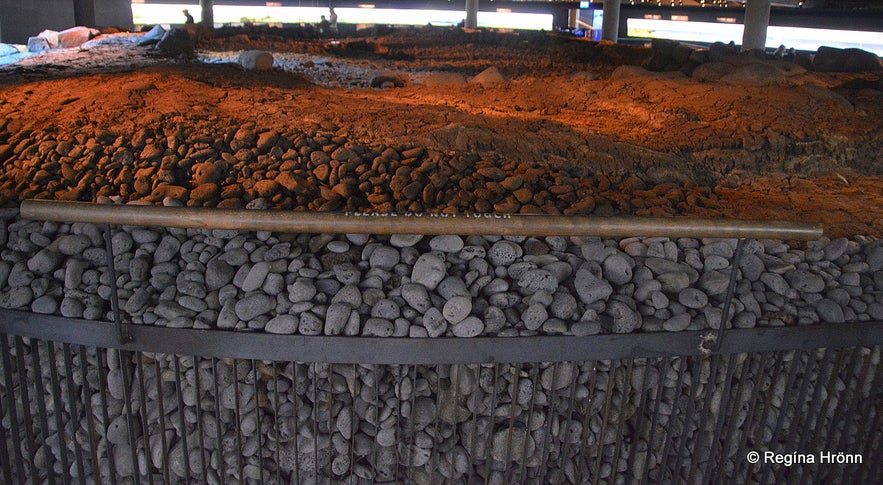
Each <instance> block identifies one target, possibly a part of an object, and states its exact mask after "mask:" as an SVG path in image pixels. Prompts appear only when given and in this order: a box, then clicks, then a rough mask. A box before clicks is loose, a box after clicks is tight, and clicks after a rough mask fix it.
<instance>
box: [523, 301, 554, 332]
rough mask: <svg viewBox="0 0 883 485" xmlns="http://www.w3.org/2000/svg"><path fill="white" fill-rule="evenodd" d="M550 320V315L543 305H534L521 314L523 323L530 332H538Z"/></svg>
mask: <svg viewBox="0 0 883 485" xmlns="http://www.w3.org/2000/svg"><path fill="white" fill-rule="evenodd" d="M548 318H549V313H548V312H547V311H546V308H545V307H544V306H542V305H538V304H533V305H530V306H529V307H527V309H526V310H524V312H523V313H522V314H521V322H522V323H523V324H524V327H525V328H527V329H528V330H537V329H539V328H540V327H541V326H542V325H543V323H545V322H546V320H548Z"/></svg>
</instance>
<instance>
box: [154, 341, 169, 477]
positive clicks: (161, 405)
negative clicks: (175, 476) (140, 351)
mask: <svg viewBox="0 0 883 485" xmlns="http://www.w3.org/2000/svg"><path fill="white" fill-rule="evenodd" d="M153 357H154V359H153V369H154V372H156V404H157V407H158V412H157V420H158V421H159V430H160V433H159V439H160V443H162V449H163V453H161V455H162V456H161V458H162V476H163V484H165V485H168V483H169V481H170V479H171V471H170V468H169V443H168V439H167V438H166V429H167V428H166V410H165V407H166V405H165V393H163V383H162V381H163V377H162V369H161V367H160V364H159V356H158V355H154V356H153ZM152 459H153V458H152V457H151V460H152Z"/></svg>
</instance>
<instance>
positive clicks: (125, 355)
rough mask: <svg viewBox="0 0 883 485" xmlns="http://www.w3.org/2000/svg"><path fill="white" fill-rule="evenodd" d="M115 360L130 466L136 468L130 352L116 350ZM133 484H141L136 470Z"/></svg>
mask: <svg viewBox="0 0 883 485" xmlns="http://www.w3.org/2000/svg"><path fill="white" fill-rule="evenodd" d="M116 352H117V362H118V363H119V364H118V365H119V366H120V374H121V375H122V378H123V411H124V412H125V413H126V431H127V432H128V436H129V449H130V451H131V453H132V466H134V467H135V470H137V469H138V448H137V443H136V441H135V424H134V423H133V419H134V417H133V416H132V400H131V399H132V383H131V382H130V381H129V369H128V367H129V361H130V360H131V357H130V356H131V354H130V353H129V352H124V351H122V350H117V351H116ZM132 475H133V478H134V479H135V484H136V485H140V484H141V474H140V473H139V472H137V471H135V472H133V474H132Z"/></svg>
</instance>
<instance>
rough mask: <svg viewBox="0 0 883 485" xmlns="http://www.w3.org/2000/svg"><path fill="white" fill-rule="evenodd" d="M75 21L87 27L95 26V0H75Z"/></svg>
mask: <svg viewBox="0 0 883 485" xmlns="http://www.w3.org/2000/svg"><path fill="white" fill-rule="evenodd" d="M74 23H75V24H76V25H82V26H85V27H95V25H96V23H95V1H94V0H74Z"/></svg>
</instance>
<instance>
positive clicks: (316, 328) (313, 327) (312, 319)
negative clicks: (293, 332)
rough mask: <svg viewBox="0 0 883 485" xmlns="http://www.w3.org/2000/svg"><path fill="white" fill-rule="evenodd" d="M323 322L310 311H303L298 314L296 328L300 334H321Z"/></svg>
mask: <svg viewBox="0 0 883 485" xmlns="http://www.w3.org/2000/svg"><path fill="white" fill-rule="evenodd" d="M324 326H325V325H324V322H322V320H321V319H320V318H319V317H318V316H316V314H314V313H312V312H303V313H301V314H300V322H298V326H297V329H298V331H299V332H300V333H301V335H322V331H323V330H324V328H323V327H324Z"/></svg>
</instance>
